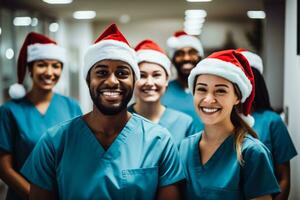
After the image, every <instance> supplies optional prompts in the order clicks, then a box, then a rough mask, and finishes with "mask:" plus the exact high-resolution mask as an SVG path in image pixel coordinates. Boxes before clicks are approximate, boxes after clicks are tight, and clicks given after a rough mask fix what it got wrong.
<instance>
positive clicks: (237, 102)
mask: <svg viewBox="0 0 300 200" xmlns="http://www.w3.org/2000/svg"><path fill="white" fill-rule="evenodd" d="M188 83H189V88H190V90H191V92H192V94H193V95H194V102H195V108H196V110H197V113H198V114H199V116H200V117H201V119H202V121H203V123H204V130H203V131H201V132H199V133H198V134H194V135H192V136H189V137H187V138H185V139H184V140H183V141H182V143H181V146H180V156H181V158H182V160H183V164H184V170H185V173H186V179H187V187H186V193H187V196H188V198H189V199H204V200H206V199H207V200H208V199H209V200H220V199H222V200H227V199H228V200H235V199H260V200H267V199H269V200H270V199H272V196H271V195H272V194H275V193H278V192H279V191H280V189H279V185H278V183H277V180H276V177H275V175H274V172H273V163H272V157H271V153H270V151H269V150H268V149H267V147H266V146H265V145H264V144H263V143H261V142H260V141H259V140H258V139H256V138H257V135H256V133H255V132H254V131H253V129H252V128H251V127H250V126H251V125H253V123H254V120H253V118H252V117H251V116H250V115H249V113H250V111H251V105H252V101H253V99H254V90H255V88H254V77H253V74H252V71H251V68H250V66H249V64H248V62H247V60H246V58H245V57H244V56H243V55H242V54H240V53H239V52H238V51H235V50H224V51H219V52H215V53H213V54H211V55H210V56H208V57H207V58H205V59H203V60H202V61H201V62H199V63H198V64H197V66H196V67H195V68H194V69H193V70H192V71H191V74H190V76H189V79H188Z"/></svg>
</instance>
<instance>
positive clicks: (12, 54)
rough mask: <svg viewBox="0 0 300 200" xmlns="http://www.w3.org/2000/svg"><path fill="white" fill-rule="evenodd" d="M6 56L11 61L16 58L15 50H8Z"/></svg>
mask: <svg viewBox="0 0 300 200" xmlns="http://www.w3.org/2000/svg"><path fill="white" fill-rule="evenodd" d="M5 56H6V58H7V59H8V60H11V59H12V58H13V57H14V50H12V48H9V49H6V51H5Z"/></svg>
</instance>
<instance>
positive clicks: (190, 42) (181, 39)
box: [167, 31, 204, 57]
mask: <svg viewBox="0 0 300 200" xmlns="http://www.w3.org/2000/svg"><path fill="white" fill-rule="evenodd" d="M167 46H168V47H169V49H170V57H173V56H174V53H175V51H176V50H178V49H181V48H184V47H192V48H194V49H196V50H197V51H198V54H199V55H200V56H201V57H204V50H203V47H202V44H201V42H200V40H199V38H197V37H196V36H193V35H188V34H187V33H186V32H184V31H177V32H175V33H174V35H173V36H171V37H170V38H169V39H168V40H167Z"/></svg>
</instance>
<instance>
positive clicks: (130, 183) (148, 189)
mask: <svg viewBox="0 0 300 200" xmlns="http://www.w3.org/2000/svg"><path fill="white" fill-rule="evenodd" d="M157 186H158V167H150V168H140V169H128V170H122V188H123V191H124V196H125V198H124V199H154V198H155V195H156V190H157Z"/></svg>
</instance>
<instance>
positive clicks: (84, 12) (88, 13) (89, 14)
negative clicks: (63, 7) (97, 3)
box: [73, 10, 96, 19]
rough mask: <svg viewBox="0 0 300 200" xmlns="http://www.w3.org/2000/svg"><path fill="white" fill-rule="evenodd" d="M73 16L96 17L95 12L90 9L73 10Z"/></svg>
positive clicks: (77, 17) (79, 17)
mask: <svg viewBox="0 0 300 200" xmlns="http://www.w3.org/2000/svg"><path fill="white" fill-rule="evenodd" d="M73 17H74V18H75V19H93V18H95V17H96V12H95V11H92V10H82V11H75V12H74V13H73Z"/></svg>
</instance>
